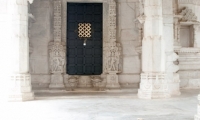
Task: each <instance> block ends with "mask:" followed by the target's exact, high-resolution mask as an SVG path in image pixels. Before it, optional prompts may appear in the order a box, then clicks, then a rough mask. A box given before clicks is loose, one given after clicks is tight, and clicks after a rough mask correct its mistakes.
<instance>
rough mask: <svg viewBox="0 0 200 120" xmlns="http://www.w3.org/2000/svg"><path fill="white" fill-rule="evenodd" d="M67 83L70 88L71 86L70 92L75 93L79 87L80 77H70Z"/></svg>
mask: <svg viewBox="0 0 200 120" xmlns="http://www.w3.org/2000/svg"><path fill="white" fill-rule="evenodd" d="M67 82H68V84H69V86H70V90H71V91H73V90H74V88H76V87H77V85H78V77H76V76H71V77H69V78H68V79H67Z"/></svg>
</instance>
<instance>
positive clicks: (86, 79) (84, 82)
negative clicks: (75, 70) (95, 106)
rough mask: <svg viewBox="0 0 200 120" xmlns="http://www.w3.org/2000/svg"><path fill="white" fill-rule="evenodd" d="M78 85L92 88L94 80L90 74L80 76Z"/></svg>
mask: <svg viewBox="0 0 200 120" xmlns="http://www.w3.org/2000/svg"><path fill="white" fill-rule="evenodd" d="M78 87H79V88H91V87H92V81H91V78H90V76H80V77H79V78H78Z"/></svg>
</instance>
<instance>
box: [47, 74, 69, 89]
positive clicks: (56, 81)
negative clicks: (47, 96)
mask: <svg viewBox="0 0 200 120" xmlns="http://www.w3.org/2000/svg"><path fill="white" fill-rule="evenodd" d="M49 88H50V89H65V85H64V82H63V75H62V74H53V75H51V83H50V85H49Z"/></svg>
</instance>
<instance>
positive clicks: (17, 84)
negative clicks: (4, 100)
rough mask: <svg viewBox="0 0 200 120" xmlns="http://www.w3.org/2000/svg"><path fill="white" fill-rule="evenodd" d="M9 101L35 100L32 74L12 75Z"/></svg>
mask: <svg viewBox="0 0 200 120" xmlns="http://www.w3.org/2000/svg"><path fill="white" fill-rule="evenodd" d="M9 85H10V89H9V94H8V101H28V100H34V93H33V92H32V88H31V75H30V74H14V75H11V81H10V84H9Z"/></svg>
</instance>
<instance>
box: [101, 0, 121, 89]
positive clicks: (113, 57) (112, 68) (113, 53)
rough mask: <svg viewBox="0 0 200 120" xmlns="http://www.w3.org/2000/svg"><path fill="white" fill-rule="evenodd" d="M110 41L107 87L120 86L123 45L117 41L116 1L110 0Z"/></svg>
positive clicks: (108, 44)
mask: <svg viewBox="0 0 200 120" xmlns="http://www.w3.org/2000/svg"><path fill="white" fill-rule="evenodd" d="M108 19H109V27H108V29H109V33H108V34H109V41H108V43H107V48H106V51H105V52H106V64H105V67H104V69H105V71H106V73H107V85H106V88H120V85H119V81H118V75H117V73H119V72H120V57H121V45H120V43H117V42H116V2H115V0H109V18H108Z"/></svg>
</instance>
